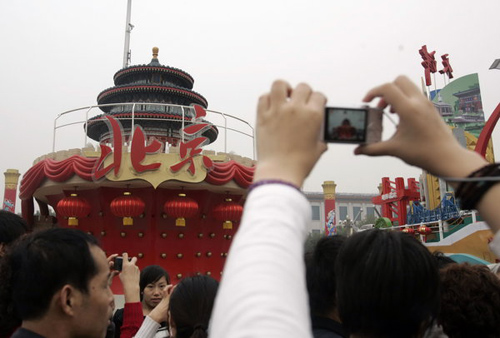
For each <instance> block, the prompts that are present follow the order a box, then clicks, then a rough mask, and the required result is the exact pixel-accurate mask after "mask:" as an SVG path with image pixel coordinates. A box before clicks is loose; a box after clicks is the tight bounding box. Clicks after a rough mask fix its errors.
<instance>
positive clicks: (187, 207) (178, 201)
mask: <svg viewBox="0 0 500 338" xmlns="http://www.w3.org/2000/svg"><path fill="white" fill-rule="evenodd" d="M163 211H165V213H166V214H167V215H168V216H170V217H174V218H175V225H176V226H178V227H185V226H186V218H190V217H193V216H194V215H196V213H197V212H198V203H197V202H196V201H195V200H194V199H192V198H189V197H186V194H179V196H178V197H176V198H174V199H172V200H169V201H166V202H165V204H164V205H163Z"/></svg>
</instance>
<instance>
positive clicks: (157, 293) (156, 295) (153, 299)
mask: <svg viewBox="0 0 500 338" xmlns="http://www.w3.org/2000/svg"><path fill="white" fill-rule="evenodd" d="M169 284H170V276H169V274H168V272H167V271H166V270H165V269H164V268H162V267H161V266H159V265H148V266H146V267H145V268H144V269H143V270H142V271H141V277H140V281H139V287H140V289H141V300H142V304H143V306H145V307H146V308H148V309H149V310H151V309H154V308H155V307H156V305H158V304H159V303H160V302H161V300H162V299H163V297H164V290H165V288H166V286H167V285H169Z"/></svg>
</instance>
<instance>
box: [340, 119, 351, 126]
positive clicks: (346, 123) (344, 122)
mask: <svg viewBox="0 0 500 338" xmlns="http://www.w3.org/2000/svg"><path fill="white" fill-rule="evenodd" d="M342 125H343V126H350V125H351V121H349V119H344V120H343V121H342Z"/></svg>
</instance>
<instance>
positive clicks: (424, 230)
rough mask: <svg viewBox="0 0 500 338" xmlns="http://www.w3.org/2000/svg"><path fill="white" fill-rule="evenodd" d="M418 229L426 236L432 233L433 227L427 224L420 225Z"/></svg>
mask: <svg viewBox="0 0 500 338" xmlns="http://www.w3.org/2000/svg"><path fill="white" fill-rule="evenodd" d="M417 231H418V233H419V234H421V235H424V236H427V235H430V234H431V233H432V230H431V228H429V227H427V226H425V225H421V226H419V227H418V230H417Z"/></svg>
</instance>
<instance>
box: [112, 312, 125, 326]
mask: <svg viewBox="0 0 500 338" xmlns="http://www.w3.org/2000/svg"><path fill="white" fill-rule="evenodd" d="M113 321H114V322H115V323H116V322H117V321H119V322H120V323H121V322H123V309H118V310H116V311H115V313H114V314H113Z"/></svg>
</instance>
